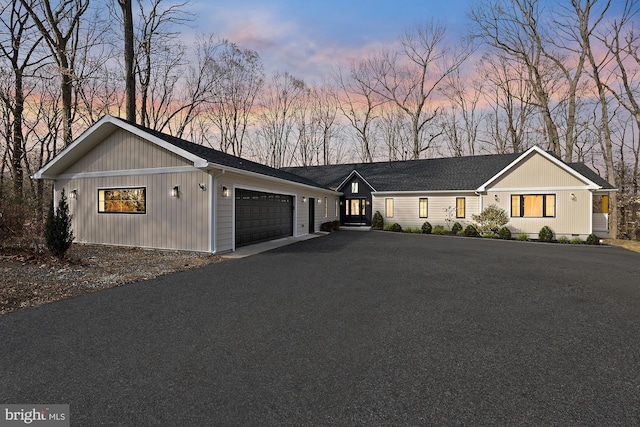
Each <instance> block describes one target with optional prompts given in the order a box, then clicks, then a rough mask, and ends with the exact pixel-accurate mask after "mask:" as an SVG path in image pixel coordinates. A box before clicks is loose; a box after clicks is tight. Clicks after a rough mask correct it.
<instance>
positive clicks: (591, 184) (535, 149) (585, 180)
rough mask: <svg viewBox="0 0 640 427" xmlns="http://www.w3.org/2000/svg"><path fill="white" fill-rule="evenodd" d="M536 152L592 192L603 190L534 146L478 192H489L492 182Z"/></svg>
mask: <svg viewBox="0 0 640 427" xmlns="http://www.w3.org/2000/svg"><path fill="white" fill-rule="evenodd" d="M534 151H535V152H536V153H538V154H540V155H542V156H543V157H544V158H545V159H547V160H549V161H551V162H552V163H553V164H555V165H556V166H558V167H559V168H561V169H562V170H564V171H565V172H567V173H569V174H570V175H572V176H574V177H575V178H577V179H579V180H580V181H583V182H585V183H586V184H587V188H588V189H590V190H597V189H600V188H602V187H601V186H599V185H598V184H596V183H595V182H593V181H591V180H590V179H588V178H587V177H585V176H584V175H582V174H581V173H579V172H577V171H576V170H574V169H572V168H571V167H569V166H568V165H567V164H565V163H564V162H562V161H561V160H558V159H557V158H555V157H554V156H552V155H550V154H549V153H547V152H546V151H544V150H543V149H541V148H540V147H538V146H537V145H534V146H533V147H531V148H529V149H528V150H527V151H525V152H524V153H522V154H521V155H520V156H518V158H517V159H515V160H514V161H513V162H511V163H509V165H507V166H506V167H505V168H504V169H502V170H501V171H500V172H498V173H497V174H495V175H494V176H492V177H491V178H490V179H489V180H488V181H487V182H485V183H484V184H482V185H481V186H480V187H478V189H477V191H478V192H485V191H487V190H486V188H487V186H489V185H491V183H492V182H494V181H496V180H497V179H498V178H500V177H502V176H503V175H504V174H506V173H507V172H508V171H509V170H510V169H512V168H513V167H514V166H516V165H517V164H518V163H520V162H521V161H522V160H523V159H524V158H526V157H527V156H528V155H529V154H531V153H532V152H534Z"/></svg>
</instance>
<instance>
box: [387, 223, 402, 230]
mask: <svg viewBox="0 0 640 427" xmlns="http://www.w3.org/2000/svg"><path fill="white" fill-rule="evenodd" d="M389 231H393V232H396V233H399V232H401V231H402V226H401V225H400V224H398V223H397V222H394V223H393V224H391V226H389Z"/></svg>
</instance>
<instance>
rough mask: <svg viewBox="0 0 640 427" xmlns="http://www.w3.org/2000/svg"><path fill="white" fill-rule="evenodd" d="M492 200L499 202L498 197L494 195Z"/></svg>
mask: <svg viewBox="0 0 640 427" xmlns="http://www.w3.org/2000/svg"><path fill="white" fill-rule="evenodd" d="M493 200H495V201H496V202H499V201H500V197H498V195H497V194H494V195H493Z"/></svg>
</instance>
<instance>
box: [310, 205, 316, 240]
mask: <svg viewBox="0 0 640 427" xmlns="http://www.w3.org/2000/svg"><path fill="white" fill-rule="evenodd" d="M315 232H316V199H315V198H313V197H309V233H315Z"/></svg>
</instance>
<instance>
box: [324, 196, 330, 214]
mask: <svg viewBox="0 0 640 427" xmlns="http://www.w3.org/2000/svg"><path fill="white" fill-rule="evenodd" d="M328 216H329V203H327V198H326V197H325V198H324V217H325V218H327V217H328Z"/></svg>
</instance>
